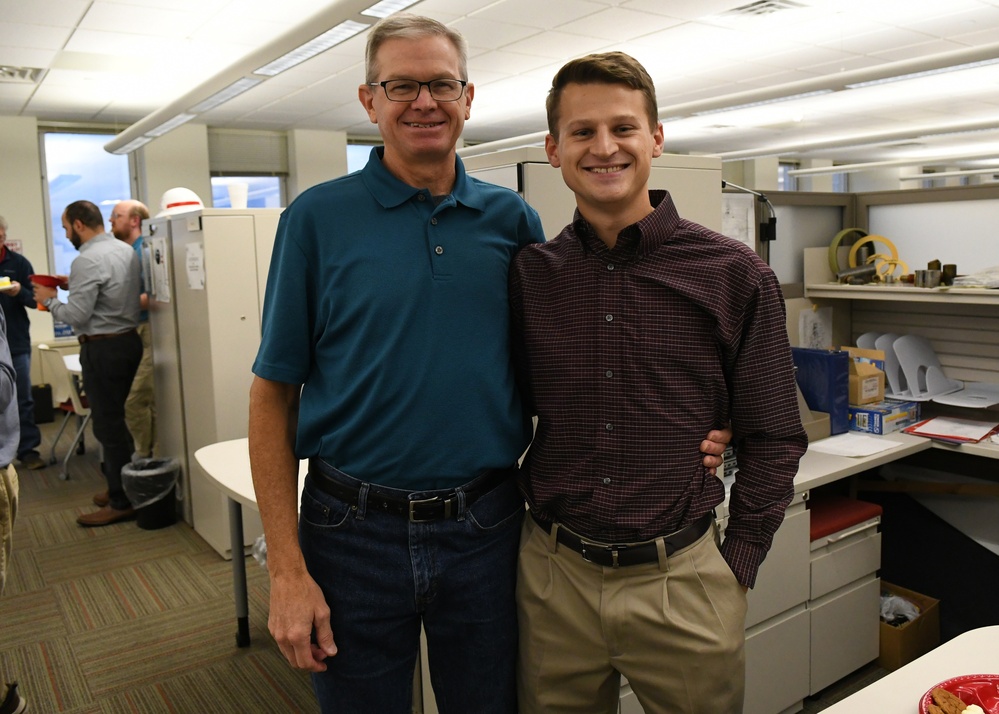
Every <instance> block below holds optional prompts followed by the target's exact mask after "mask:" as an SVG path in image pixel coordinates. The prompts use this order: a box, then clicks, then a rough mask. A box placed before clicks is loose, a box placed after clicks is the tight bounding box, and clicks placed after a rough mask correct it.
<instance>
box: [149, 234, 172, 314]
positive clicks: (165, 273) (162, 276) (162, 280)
mask: <svg viewBox="0 0 999 714" xmlns="http://www.w3.org/2000/svg"><path fill="white" fill-rule="evenodd" d="M149 250H150V255H149V262H150V265H149V272H150V273H151V276H150V277H151V280H152V287H153V292H152V298H153V299H154V300H156V301H157V302H163V303H168V302H170V297H171V296H170V253H169V251H168V250H167V243H166V240H165V239H163V238H150V239H149Z"/></svg>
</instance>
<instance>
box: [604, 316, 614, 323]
mask: <svg viewBox="0 0 999 714" xmlns="http://www.w3.org/2000/svg"><path fill="white" fill-rule="evenodd" d="M604 319H605V320H607V322H614V316H613V315H604Z"/></svg>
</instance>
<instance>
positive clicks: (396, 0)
mask: <svg viewBox="0 0 999 714" xmlns="http://www.w3.org/2000/svg"><path fill="white" fill-rule="evenodd" d="M419 1H420V0H382V1H381V2H376V3H375V4H374V5H372V6H371V7H369V8H368V9H367V10H361V14H362V15H367V16H368V17H388V16H389V15H391V14H392V13H393V12H399V11H400V10H405V9H406V8H407V7H409V6H410V5H415V4H416V3H418V2H419Z"/></svg>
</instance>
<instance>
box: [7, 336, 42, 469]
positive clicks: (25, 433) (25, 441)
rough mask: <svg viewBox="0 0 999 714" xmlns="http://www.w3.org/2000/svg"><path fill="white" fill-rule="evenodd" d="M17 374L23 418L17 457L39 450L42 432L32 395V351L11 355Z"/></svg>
mask: <svg viewBox="0 0 999 714" xmlns="http://www.w3.org/2000/svg"><path fill="white" fill-rule="evenodd" d="M11 361H12V362H13V363H14V372H15V373H16V374H17V413H18V416H19V417H20V419H21V440H20V441H19V442H18V444H17V458H19V459H20V458H23V457H25V456H27V455H28V454H30V453H32V452H36V451H38V447H39V446H40V445H41V443H42V433H41V432H40V431H39V430H38V426H37V425H36V424H35V400H34V398H33V397H32V395H31V353H30V352H25V353H23V354H17V355H11Z"/></svg>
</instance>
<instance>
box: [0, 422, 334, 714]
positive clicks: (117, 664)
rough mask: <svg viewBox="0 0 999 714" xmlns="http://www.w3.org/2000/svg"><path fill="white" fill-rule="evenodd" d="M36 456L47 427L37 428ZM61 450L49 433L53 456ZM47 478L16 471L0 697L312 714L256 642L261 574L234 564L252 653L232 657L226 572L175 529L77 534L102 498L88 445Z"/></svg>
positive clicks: (295, 681) (88, 708)
mask: <svg viewBox="0 0 999 714" xmlns="http://www.w3.org/2000/svg"><path fill="white" fill-rule="evenodd" d="M41 428H42V433H43V439H44V443H43V445H42V446H43V456H44V457H46V458H48V455H49V449H50V444H51V440H52V438H53V437H54V436H55V433H56V431H57V429H58V424H57V423H54V424H43V425H41ZM68 444H69V437H68V436H66V435H63V437H62V440H61V443H60V446H61V449H59V450H58V453H57V456H58V457H59V458H60V459H61V458H62V457H63V456H64V454H65V449H66V448H67V446H68ZM86 445H87V451H86V453H85V454H82V455H74V456H73V457H71V458H70V460H69V479H68V480H66V481H63V480H60V478H59V471H60V467H59V466H58V465H56V466H49V467H48V468H45V469H41V470H38V471H26V470H23V469H22V470H19V471H18V476H19V480H20V491H21V494H20V510H19V513H18V520H17V523H16V524H15V527H14V533H13V537H14V550H13V554H12V559H11V561H12V562H11V567H10V570H9V572H8V576H7V586H6V589H5V591H4V593H3V597H0V691H2V684H3V683H5V682H14V681H17V682H18V683H19V685H20V686H19V690H20V692H21V694H22V696H23V697H24V698H25V699H26V700H27V701H28V703H29V706H30V709H29V711H30V712H33V713H37V714H56V713H62V712H69V713H72V714H126V713H128V714H161V713H162V714H202V713H205V714H210V713H217V714H230V713H231V714H248V713H249V714H256V713H257V712H260V713H265V712H274V713H275V714H278V713H280V714H288V713H290V712H316V711H318V707H317V705H316V702H315V698H314V695H313V693H312V687H311V684H310V682H309V679H308V676H307V675H305V674H304V673H301V672H298V671H296V670H294V669H292V668H291V667H290V666H289V665H288V664H287V663H286V662H285V660H284V658H283V657H282V656H281V654H280V652H279V651H278V649H277V645H276V644H275V643H274V640H273V639H272V638H271V637H270V635H269V634H268V632H267V598H268V579H267V573H266V571H264V569H263V568H261V567H260V566H259V565H257V563H256V561H254V560H253V559H252V558H249V559H248V560H247V584H248V591H249V605H250V636H251V638H252V644H251V646H250V647H247V648H242V649H241V648H237V647H236V642H235V631H236V621H235V617H236V616H235V609H234V604H233V596H232V566H231V563H230V562H229V561H227V560H224V559H223V558H222V557H220V556H219V555H218V554H217V553H216V552H215V551H214V550H213V549H212V548H211V547H210V546H209V545H208V544H207V543H206V542H205V541H204V540H202V539H201V537H200V536H198V534H197V533H195V532H194V530H193V529H192V528H191V527H190V526H188V525H187V524H186V523H183V522H178V523H177V524H175V525H172V526H168V527H166V528H161V529H157V530H143V529H140V528H139V527H138V526H137V525H136V523H135V522H134V521H131V522H125V523H117V524H114V525H111V526H106V527H103V528H81V527H80V526H78V525H77V524H76V517H77V516H78V515H80V514H81V513H87V512H90V511H92V510H94V506H93V505H92V503H91V497H92V496H93V494H95V493H97V492H99V491H103V490H105V488H106V485H105V483H104V479H103V477H102V476H101V474H100V470H99V469H100V467H99V458H98V452H99V449H98V447H97V442H96V440H95V439H94V438H93V436H92V434H91V433H90V431H89V429H88V432H87V436H86Z"/></svg>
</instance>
